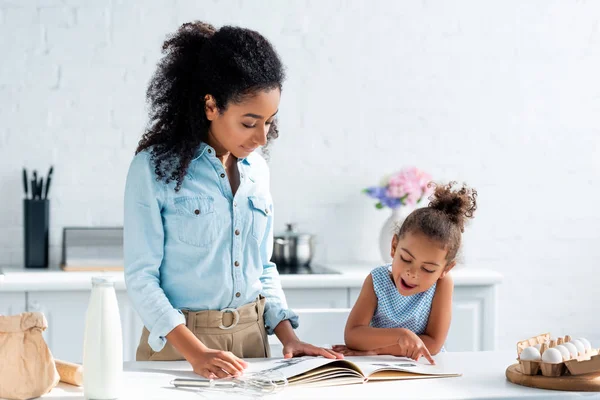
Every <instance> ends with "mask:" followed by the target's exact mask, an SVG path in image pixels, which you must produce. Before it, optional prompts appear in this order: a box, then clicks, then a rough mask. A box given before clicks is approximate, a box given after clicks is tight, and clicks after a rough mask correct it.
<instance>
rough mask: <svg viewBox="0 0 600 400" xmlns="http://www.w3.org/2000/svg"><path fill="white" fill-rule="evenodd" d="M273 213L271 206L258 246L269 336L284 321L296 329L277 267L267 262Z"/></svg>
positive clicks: (271, 247)
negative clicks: (264, 231) (263, 235)
mask: <svg viewBox="0 0 600 400" xmlns="http://www.w3.org/2000/svg"><path fill="white" fill-rule="evenodd" d="M273 211H274V210H273V206H271V212H270V213H269V217H268V219H267V229H266V232H267V233H266V234H265V237H264V238H263V241H262V243H261V245H260V254H261V259H262V260H263V273H262V276H261V277H260V281H261V283H262V293H263V295H264V296H265V298H266V303H265V315H264V318H265V326H266V328H267V333H268V334H269V335H272V334H273V331H274V329H275V327H276V326H277V325H278V324H279V323H280V322H281V321H283V320H286V319H287V320H289V321H290V323H291V324H292V328H294V329H296V328H297V327H298V315H297V314H296V313H295V312H293V311H292V310H291V309H289V308H288V306H287V301H286V299H285V293H283V289H282V287H281V279H279V272H277V267H276V266H275V264H274V263H272V262H271V261H269V260H271V256H272V254H273V215H274V212H273Z"/></svg>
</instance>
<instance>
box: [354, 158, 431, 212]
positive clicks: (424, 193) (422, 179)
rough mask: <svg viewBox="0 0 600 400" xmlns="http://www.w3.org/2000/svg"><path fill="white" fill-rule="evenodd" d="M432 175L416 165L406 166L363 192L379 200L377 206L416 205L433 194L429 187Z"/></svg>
mask: <svg viewBox="0 0 600 400" xmlns="http://www.w3.org/2000/svg"><path fill="white" fill-rule="evenodd" d="M430 180H431V176H430V175H429V174H427V173H426V172H423V171H421V170H419V169H418V168H416V167H410V168H404V169H402V170H401V171H399V172H396V173H394V174H392V175H390V176H388V177H386V179H384V181H383V182H382V184H381V186H372V187H369V188H367V189H364V190H363V192H364V193H366V194H367V195H368V196H369V197H372V198H375V199H377V200H379V203H377V204H376V207H377V208H383V207H389V208H398V207H400V206H401V205H409V206H412V207H414V206H415V205H416V203H417V202H419V201H421V200H423V199H424V198H425V199H426V198H427V197H429V195H430V194H431V189H430V188H428V187H427V185H428V183H429V182H430Z"/></svg>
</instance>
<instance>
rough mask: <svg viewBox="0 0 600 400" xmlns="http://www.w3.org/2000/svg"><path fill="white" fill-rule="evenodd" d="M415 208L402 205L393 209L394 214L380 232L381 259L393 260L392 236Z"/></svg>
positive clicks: (385, 260) (387, 261)
mask: <svg viewBox="0 0 600 400" xmlns="http://www.w3.org/2000/svg"><path fill="white" fill-rule="evenodd" d="M413 210H414V207H409V206H400V207H399V208H395V209H392V214H391V215H390V216H389V218H388V219H386V220H385V222H384V223H383V226H382V227H381V232H380V233H379V251H380V253H381V259H382V260H383V262H384V263H385V264H389V263H391V262H392V255H391V252H392V238H393V237H394V234H395V233H396V232H397V231H398V230H399V229H400V227H401V226H402V223H403V222H404V220H405V219H406V217H408V215H409V214H410V213H411V212H412V211H413Z"/></svg>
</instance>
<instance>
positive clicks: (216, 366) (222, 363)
mask: <svg viewBox="0 0 600 400" xmlns="http://www.w3.org/2000/svg"><path fill="white" fill-rule="evenodd" d="M190 364H192V367H193V368H194V372H195V373H196V374H198V375H201V376H203V377H205V378H208V379H216V378H227V377H229V376H235V377H237V376H240V375H242V373H243V372H244V369H246V367H248V363H247V362H246V361H244V360H242V359H241V358H238V357H236V356H235V355H233V353H231V352H229V351H222V350H213V349H208V348H207V349H206V350H203V351H200V352H199V353H198V355H197V356H196V357H194V358H192V359H191V360H190Z"/></svg>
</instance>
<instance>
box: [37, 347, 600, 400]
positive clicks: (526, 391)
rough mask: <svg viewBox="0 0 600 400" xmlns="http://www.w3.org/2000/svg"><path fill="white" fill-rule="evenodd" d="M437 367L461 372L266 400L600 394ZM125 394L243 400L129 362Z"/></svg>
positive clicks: (475, 358) (507, 357)
mask: <svg viewBox="0 0 600 400" xmlns="http://www.w3.org/2000/svg"><path fill="white" fill-rule="evenodd" d="M436 360H437V362H438V363H439V364H441V365H445V366H447V367H449V368H452V369H458V370H460V371H462V373H463V376H461V377H456V378H441V379H422V380H405V381H396V382H393V381H392V382H370V383H367V384H364V385H348V386H337V387H324V388H301V387H288V388H285V389H284V390H283V391H282V392H281V393H279V394H277V395H271V396H266V397H265V399H311V400H314V399H317V398H319V399H320V398H326V399H344V400H348V399H367V398H374V399H394V400H397V399H581V398H585V399H600V393H575V392H559V391H551V390H542V389H532V388H527V387H523V386H518V385H514V384H512V383H510V382H508V381H507V380H506V377H505V370H506V368H507V367H508V366H509V365H510V364H512V363H514V362H515V354H514V352H512V351H511V352H469V353H445V354H440V355H438V356H436ZM125 371H126V372H125V385H124V386H125V390H124V393H123V396H122V397H121V399H176V400H177V399H196V400H198V399H202V398H214V399H217V398H219V399H226V398H232V399H233V398H241V397H240V396H229V397H228V396H225V395H224V394H221V393H219V394H214V393H210V394H207V395H206V396H204V395H203V396H199V395H198V393H197V392H194V391H191V390H189V389H175V388H173V387H172V386H171V385H170V381H171V380H172V379H173V378H174V377H177V376H182V377H189V376H190V374H192V372H191V367H190V366H189V364H187V363H185V362H131V363H126V364H125ZM82 392H83V391H82V389H81V388H76V387H73V386H70V385H66V384H62V383H61V384H59V386H58V387H56V388H55V389H54V390H53V391H52V392H51V393H49V394H48V395H46V396H44V397H43V398H44V399H46V398H48V399H83V393H82Z"/></svg>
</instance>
